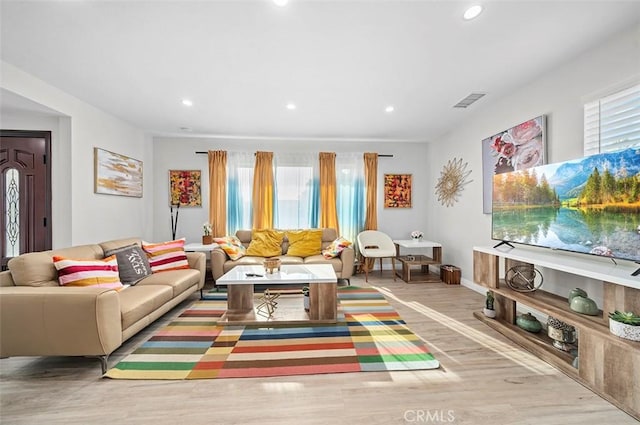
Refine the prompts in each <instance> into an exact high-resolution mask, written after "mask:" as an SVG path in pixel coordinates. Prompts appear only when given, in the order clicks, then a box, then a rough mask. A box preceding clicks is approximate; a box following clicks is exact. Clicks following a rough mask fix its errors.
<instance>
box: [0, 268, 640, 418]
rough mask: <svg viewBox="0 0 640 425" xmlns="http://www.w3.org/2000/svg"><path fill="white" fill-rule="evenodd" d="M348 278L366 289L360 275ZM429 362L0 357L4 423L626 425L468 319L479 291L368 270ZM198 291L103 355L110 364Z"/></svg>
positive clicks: (479, 300)
mask: <svg viewBox="0 0 640 425" xmlns="http://www.w3.org/2000/svg"><path fill="white" fill-rule="evenodd" d="M351 282H352V285H357V286H368V285H367V284H365V283H364V278H363V277H361V276H360V275H358V276H356V277H354V278H353V279H352V281H351ZM369 285H370V286H374V287H377V288H380V289H383V290H384V292H385V294H386V295H388V299H389V301H390V302H391V304H392V305H393V306H394V307H395V308H396V309H397V310H398V312H399V313H400V315H401V316H402V317H403V318H404V319H405V321H406V322H407V323H408V325H409V326H410V328H411V329H412V330H413V331H414V332H415V333H416V334H418V335H419V336H420V337H422V338H423V339H424V340H425V341H426V343H427V345H428V346H429V347H430V349H431V351H432V352H433V353H434V355H435V356H436V358H437V359H438V360H439V361H440V363H441V367H440V369H438V370H428V371H403V372H391V373H387V372H367V373H344V374H331V375H313V376H287V377H279V378H268V379H253V378H251V379H249V378H247V379H219V380H195V381H126V380H110V379H103V378H101V375H100V365H99V362H98V360H96V359H86V358H24V357H23V358H8V359H2V360H0V400H1V404H0V423H2V424H154V425H158V424H177V423H179V424H185V425H186V424H189V425H191V424H279V425H280V424H322V425H327V424H367V425H371V424H385V425H387V424H420V423H432V424H433V423H440V424H442V423H449V424H474V425H482V424H491V425H496V424H545V425H548V424H563V425H567V424H580V425H586V424H598V425H601V424H614V423H615V424H617V425H621V424H635V423H638V422H637V421H635V420H634V419H633V418H632V417H630V416H628V415H627V414H626V413H624V412H623V411H621V410H618V409H617V408H616V407H614V406H613V405H611V404H610V403H608V402H607V401H605V400H603V399H602V398H600V397H599V396H597V395H595V394H594V393H592V392H591V391H589V390H588V389H586V388H584V387H583V386H581V385H580V384H578V383H576V382H575V381H573V380H572V379H570V378H568V377H567V376H565V375H563V374H562V373H561V372H559V371H558V370H556V369H554V368H553V367H551V366H549V365H547V364H546V363H544V362H542V361H541V360H539V359H537V358H536V357H534V356H532V355H530V354H528V353H527V352H526V351H524V350H522V349H520V348H519V347H518V346H516V345H514V344H513V343H511V342H510V341H509V340H507V339H506V338H504V337H503V336H502V335H500V334H499V333H497V332H495V331H493V330H492V329H490V328H489V327H487V326H486V325H483V324H482V323H481V322H479V321H478V320H476V319H474V318H473V316H472V311H474V310H479V309H481V308H482V304H483V301H484V297H483V296H481V295H480V294H477V293H475V292H473V291H471V290H469V289H467V288H465V287H463V286H457V285H445V284H443V283H428V284H411V285H408V284H406V283H404V282H402V281H400V280H399V279H398V281H397V282H394V281H393V279H392V278H391V274H390V272H385V274H383V275H380V273H379V271H377V270H376V271H375V272H373V274H372V275H370V277H369ZM195 299H197V296H195V295H194V297H193V298H192V299H191V300H189V301H186V302H185V303H183V304H182V305H180V306H178V307H176V309H174V310H173V311H171V312H170V313H168V314H167V315H165V316H164V317H163V318H162V319H160V320H159V321H157V322H156V323H154V324H153V325H152V326H150V327H148V328H147V329H146V330H145V331H144V332H142V333H141V334H139V335H137V336H136V337H134V338H133V339H131V340H129V341H128V342H127V343H125V344H124V345H123V346H122V347H121V348H120V349H119V350H117V351H116V352H115V353H114V354H113V355H112V356H111V358H110V361H109V365H110V366H112V365H114V364H115V363H116V362H118V361H119V360H120V359H122V358H123V357H124V356H125V355H127V354H128V353H130V352H131V351H132V350H133V349H134V348H135V347H136V346H137V345H139V344H140V343H141V342H142V341H144V340H145V339H146V338H148V337H149V336H150V335H151V333H152V332H154V331H155V330H157V329H158V328H159V327H161V326H162V325H164V324H166V323H167V322H168V321H170V320H171V319H172V318H173V317H175V316H177V315H178V314H179V313H180V312H181V311H182V310H184V308H185V307H186V306H187V305H188V304H189V303H190V302H191V301H193V300H195Z"/></svg>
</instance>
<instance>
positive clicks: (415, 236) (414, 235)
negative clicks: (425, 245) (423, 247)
mask: <svg viewBox="0 0 640 425" xmlns="http://www.w3.org/2000/svg"><path fill="white" fill-rule="evenodd" d="M422 238H424V233H422V232H421V231H420V230H414V231H413V232H411V239H413V240H414V241H415V242H420V241H421V240H422Z"/></svg>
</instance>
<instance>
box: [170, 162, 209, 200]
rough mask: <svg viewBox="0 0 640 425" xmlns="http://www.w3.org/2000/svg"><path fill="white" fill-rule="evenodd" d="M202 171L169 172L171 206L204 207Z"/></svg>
mask: <svg viewBox="0 0 640 425" xmlns="http://www.w3.org/2000/svg"><path fill="white" fill-rule="evenodd" d="M201 175H202V172H201V171H200V170H169V187H170V191H171V199H170V202H171V205H180V206H181V207H200V206H202V192H201Z"/></svg>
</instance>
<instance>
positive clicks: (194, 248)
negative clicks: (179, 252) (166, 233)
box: [184, 242, 218, 298]
mask: <svg viewBox="0 0 640 425" xmlns="http://www.w3.org/2000/svg"><path fill="white" fill-rule="evenodd" d="M217 247H218V244H217V243H212V244H209V245H203V244H202V243H200V242H196V243H188V244H185V245H184V250H185V252H204V253H205V255H206V256H207V257H209V258H208V259H207V261H211V251H213V250H214V249H216V248H217ZM211 277H212V278H213V271H211ZM200 298H203V293H202V289H200Z"/></svg>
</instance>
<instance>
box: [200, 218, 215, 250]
mask: <svg viewBox="0 0 640 425" xmlns="http://www.w3.org/2000/svg"><path fill="white" fill-rule="evenodd" d="M202 229H203V231H204V235H203V236H202V245H211V244H212V243H213V236H212V235H211V223H204V224H203V225H202Z"/></svg>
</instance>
